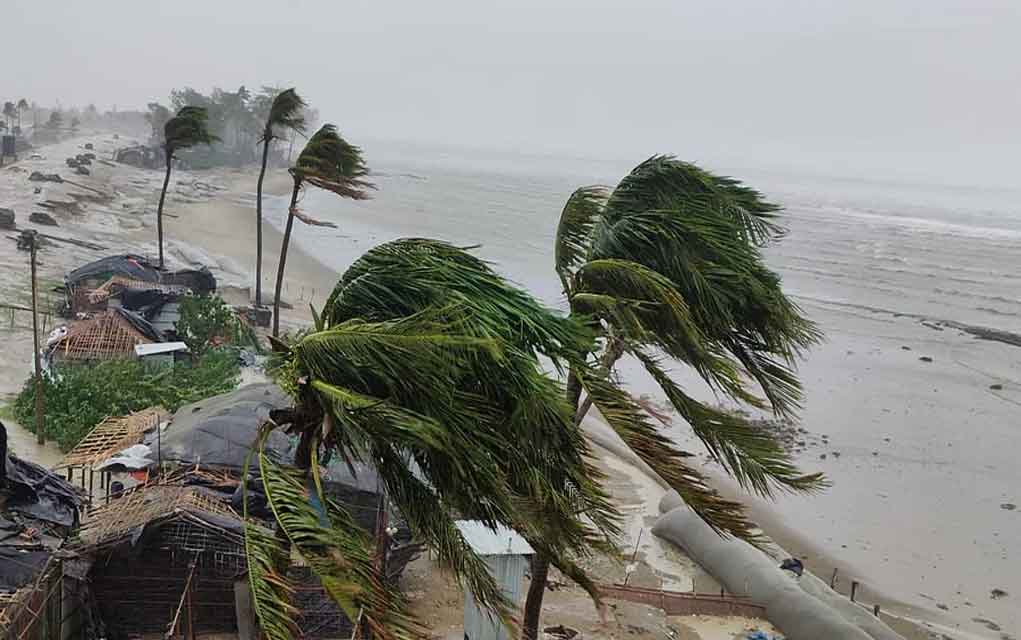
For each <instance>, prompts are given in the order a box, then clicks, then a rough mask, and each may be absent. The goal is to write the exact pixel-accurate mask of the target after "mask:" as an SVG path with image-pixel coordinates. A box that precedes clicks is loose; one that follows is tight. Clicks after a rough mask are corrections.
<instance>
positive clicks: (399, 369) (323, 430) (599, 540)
mask: <svg viewBox="0 0 1021 640" xmlns="http://www.w3.org/2000/svg"><path fill="white" fill-rule="evenodd" d="M593 339H594V336H593V335H592V334H591V333H590V332H588V331H587V330H586V329H585V328H584V327H583V326H582V325H580V324H578V323H576V322H574V321H572V320H570V319H566V318H563V317H559V316H557V315H554V314H553V313H551V312H550V311H549V310H547V309H545V308H543V307H542V306H541V305H540V304H539V303H538V302H537V301H535V300H534V299H533V298H532V297H531V296H529V295H527V294H526V293H524V292H522V291H520V290H518V289H516V288H515V287H513V286H511V285H509V284H508V283H507V282H506V281H504V280H503V279H502V278H500V277H499V276H498V275H497V274H495V273H494V272H493V271H492V270H491V269H490V268H489V267H488V265H486V264H485V263H484V262H482V261H481V260H479V259H477V258H475V257H474V256H472V255H471V254H469V253H468V252H466V251H464V250H462V249H459V248H457V247H454V246H451V245H449V244H446V243H443V242H439V241H434V240H423V239H406V240H398V241H394V242H390V243H386V244H383V245H380V246H378V247H376V248H374V249H372V250H370V251H369V252H368V253H366V254H365V255H364V256H362V257H361V258H360V259H359V260H357V261H356V262H355V263H354V264H353V265H352V266H351V267H350V268H349V269H348V270H347V271H346V272H345V274H344V275H343V277H342V278H341V280H340V282H338V284H337V286H336V288H335V289H334V291H333V293H332V294H331V296H330V298H329V299H328V300H327V302H326V304H325V306H324V308H323V310H322V314H321V315H320V316H318V317H317V318H316V327H315V330H314V331H312V332H311V333H307V334H305V335H302V336H299V337H298V338H297V339H295V340H294V341H292V342H291V343H290V344H288V345H286V346H283V345H278V348H282V349H284V353H283V355H282V356H281V362H280V364H279V366H278V368H277V376H278V380H279V381H280V383H281V384H282V385H283V386H284V387H285V388H286V389H288V390H289V391H290V392H291V393H292V395H293V396H294V397H295V399H296V400H297V402H298V408H297V409H296V410H295V415H296V416H298V417H296V418H295V419H293V420H292V422H291V425H290V429H291V430H292V431H296V432H299V433H302V434H303V438H307V439H309V440H310V441H311V442H312V443H313V444H312V445H311V447H310V448H311V450H312V451H313V452H315V454H314V455H315V456H318V455H319V454H318V451H319V450H320V449H322V450H323V451H332V452H334V453H337V454H338V455H340V456H341V457H342V458H344V459H354V460H364V461H371V462H372V463H373V464H374V465H376V468H377V470H378V472H379V474H380V476H381V477H382V479H383V482H384V484H385V488H386V492H387V495H388V496H389V497H390V499H391V500H392V501H393V502H394V504H395V506H396V507H397V508H398V510H399V511H400V512H401V514H402V515H403V516H404V518H405V519H406V520H407V522H408V524H409V525H410V526H411V528H412V530H413V532H414V533H415V534H416V536H418V537H419V538H420V539H422V540H423V541H425V542H426V543H428V544H429V545H430V546H431V547H432V548H433V549H434V550H435V551H436V553H437V555H438V557H439V559H440V561H441V562H442V563H443V564H444V565H446V566H448V567H450V568H451V569H452V570H453V571H454V572H455V574H456V575H457V576H458V577H459V578H460V579H463V580H464V581H465V583H466V585H467V586H468V587H470V588H471V589H472V591H473V593H474V594H475V596H476V598H477V599H478V601H479V602H480V603H481V604H483V605H484V606H488V607H492V608H493V609H495V610H496V611H497V612H498V613H500V614H501V615H503V616H505V617H507V616H508V615H509V613H510V611H509V608H508V607H509V605H510V603H508V602H507V601H506V599H505V598H504V596H503V595H502V594H501V592H500V589H499V587H498V586H497V585H496V583H495V581H494V579H493V577H492V576H491V575H490V574H489V572H488V571H487V569H486V565H485V563H484V562H483V561H482V560H481V558H479V557H478V556H477V555H476V554H475V553H474V552H473V551H472V550H471V549H470V547H468V546H467V544H465V541H464V540H463V538H462V537H461V535H460V533H459V532H458V530H457V528H456V527H455V526H454V517H455V514H457V515H459V516H460V517H466V518H472V519H477V520H481V521H483V522H485V523H486V524H488V525H490V526H494V525H496V524H503V525H505V526H509V527H511V528H514V529H516V530H517V531H519V532H520V533H521V534H522V535H524V536H525V537H526V538H527V539H528V540H529V541H530V542H531V543H532V544H533V545H535V546H536V547H537V548H538V549H541V550H542V551H543V553H546V554H548V555H549V556H550V557H551V558H552V562H553V563H554V564H555V565H556V566H558V567H559V568H560V569H561V570H562V571H563V572H564V573H565V574H566V575H568V576H570V577H572V578H573V579H574V580H576V581H577V582H579V583H580V584H582V585H583V586H585V587H586V588H588V589H589V590H590V592H591V593H592V594H593V596H594V597H598V594H597V592H596V589H595V586H594V584H593V583H592V581H591V580H590V579H589V578H588V576H587V575H586V573H585V571H584V570H582V569H581V568H580V566H579V565H578V563H577V560H578V558H579V557H584V556H586V555H587V554H590V553H594V552H601V551H607V550H609V549H610V548H612V544H611V540H612V538H613V536H614V535H615V534H616V533H618V528H617V515H616V513H615V511H614V509H613V507H612V505H611V504H610V502H609V500H608V497H607V496H606V494H605V493H604V492H603V491H602V490H601V489H600V487H599V480H600V479H601V476H600V474H599V473H598V472H597V471H596V470H595V469H594V468H593V466H592V465H591V463H590V459H589V456H590V451H589V449H588V446H587V444H586V441H585V439H584V438H583V437H582V434H581V432H580V431H579V429H578V428H577V427H576V426H575V424H574V420H573V411H572V408H571V407H570V406H569V405H568V404H567V403H566V402H565V401H564V394H563V389H562V387H561V385H560V384H559V383H558V382H556V381H555V380H554V379H552V378H550V377H549V376H547V375H546V374H545V373H544V372H543V370H542V368H541V366H540V359H539V357H540V356H543V357H544V358H548V359H549V360H550V361H552V362H553V363H554V366H558V367H561V368H563V367H566V366H567V364H568V363H569V362H571V361H577V360H578V355H579V354H581V353H584V352H586V351H587V350H589V349H592V348H593V345H592V340H593ZM579 366H582V365H579ZM522 443H528V444H527V446H523V445H522ZM315 467H316V465H315V464H312V465H311V471H312V473H313V474H315V473H317V470H316V468H315ZM271 472H272V473H276V472H275V471H272V470H271ZM263 479H264V480H267V475H266V474H264V475H263ZM266 484H267V495H269V496H270V501H271V502H274V501H276V502H277V504H279V505H281V507H282V509H281V512H280V516H278V522H280V523H281V525H282V526H283V528H284V529H285V530H287V531H288V533H289V534H291V532H292V531H293V532H294V535H290V540H291V542H292V544H294V545H295V547H296V548H297V549H298V551H299V552H300V553H302V555H303V556H306V555H307V554H309V553H314V554H318V556H323V555H324V554H329V553H330V549H331V548H336V547H340V546H342V545H352V546H353V545H354V544H355V543H354V542H352V541H351V540H350V538H349V534H348V533H346V532H347V531H349V530H350V529H351V527H349V526H344V527H342V526H340V525H339V524H338V525H334V526H333V528H332V529H330V530H329V531H330V535H331V536H333V538H332V540H333V541H332V542H327V541H325V538H324V536H325V533H321V534H320V535H318V536H315V537H312V536H311V534H310V533H309V532H311V531H313V530H319V531H320V532H323V531H324V529H323V528H322V527H319V526H317V525H316V515H315V514H314V513H312V512H305V513H304V514H303V515H296V514H297V510H298V509H302V508H304V507H302V506H301V505H307V504H308V500H307V499H305V498H303V497H302V496H301V491H300V490H301V488H302V487H303V486H314V485H315V484H316V482H315V480H314V479H313V481H312V482H311V483H309V482H304V483H303V482H302V481H301V480H300V479H293V480H290V481H287V482H283V481H276V480H274V479H272V475H271V476H270V477H269V480H268V481H267V483H266ZM288 487H290V488H289V489H288ZM276 496H280V497H281V498H280V499H279V500H278V499H277V497H276ZM331 509H333V510H337V511H338V512H339V513H338V515H337V516H332V515H331V518H334V517H336V519H337V522H341V521H342V520H343V517H344V516H343V509H341V508H339V507H337V506H333V507H331ZM306 511H307V510H306ZM331 513H332V512H331ZM580 514H584V517H582V516H581V515H580ZM281 516H282V517H281ZM349 519H350V518H349V517H348V520H349ZM250 540H253V541H255V543H256V545H257V546H258V534H255V535H254V536H250ZM302 540H308V541H313V542H315V544H316V545H319V546H315V547H314V546H313V545H312V543H311V542H307V543H306V542H302ZM323 545H327V548H326V549H323ZM270 546H272V545H271V544H266V545H262V546H259V549H261V550H263V551H259V549H257V550H256V551H257V555H259V557H265V558H267V562H266V563H263V565H262V566H269V565H271V564H272V562H269V561H268V559H269V555H267V554H269V553H271V552H270V551H268V549H269V547H270ZM343 557H344V558H345V559H347V558H349V557H352V556H349V555H345V556H343ZM354 557H355V558H361V557H362V556H361V555H355V556H354ZM366 562H368V560H366ZM309 565H310V566H311V567H312V568H313V570H315V571H317V572H322V574H321V577H322V576H325V577H324V583H325V582H327V581H336V583H337V584H342V583H343V582H342V581H345V580H346V581H348V582H349V583H353V584H354V585H356V586H354V587H350V588H348V590H347V591H346V593H348V594H351V593H354V594H356V595H355V596H354V597H350V596H348V597H347V604H348V607H349V609H350V610H351V611H354V612H357V611H358V610H359V609H360V610H361V611H362V612H363V619H364V620H368V621H369V624H370V625H371V626H372V628H373V630H374V631H376V630H379V633H380V634H381V635H382V636H383V637H391V636H392V635H403V634H411V633H414V632H415V629H414V627H413V626H410V625H407V624H404V623H406V622H408V620H407V619H406V618H405V617H404V610H403V608H402V607H401V606H400V601H399V598H398V596H397V595H396V594H392V593H391V594H388V595H386V596H378V595H372V594H378V592H379V587H378V585H373V584H371V580H369V578H368V576H372V575H373V573H372V572H371V571H370V570H369V569H367V568H366V569H365V571H364V572H359V571H357V570H356V569H357V568H358V566H359V565H358V563H357V561H356V562H354V563H352V562H345V563H340V564H338V563H336V562H333V563H329V562H322V563H317V562H315V561H314V560H313V561H310V562H309ZM352 567H354V568H352ZM363 568H364V567H363ZM260 577H264V576H259V575H256V574H255V573H253V580H255V579H258V578H260ZM270 583H272V581H270ZM253 588H256V587H255V585H253ZM257 598H259V596H257ZM283 601H285V598H284V597H283V595H282V593H277V594H275V595H274V594H264V595H263V596H261V602H262V604H261V605H260V606H265V608H266V609H267V611H266V612H265V613H264V614H262V617H265V618H268V619H274V620H275V619H279V620H286V619H287V613H286V611H284V610H283V609H282V607H281V606H280V605H281V603H282V602H283ZM384 603H386V604H387V606H385V607H384V606H383V604H384ZM282 625H283V626H282V627H281V628H285V627H286V624H285V623H282ZM264 627H265V625H264Z"/></svg>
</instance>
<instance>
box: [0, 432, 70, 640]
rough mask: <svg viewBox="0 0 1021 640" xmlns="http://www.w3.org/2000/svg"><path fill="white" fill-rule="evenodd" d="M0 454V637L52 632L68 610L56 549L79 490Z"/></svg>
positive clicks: (31, 639) (30, 638)
mask: <svg viewBox="0 0 1021 640" xmlns="http://www.w3.org/2000/svg"><path fill="white" fill-rule="evenodd" d="M0 428H2V425H0ZM0 456H2V461H3V462H4V465H3V470H2V472H0V638H4V639H5V640H6V639H7V638H18V639H19V640H20V639H25V640H36V639H39V640H41V639H42V638H49V637H53V636H51V635H50V634H51V633H52V630H54V629H60V628H61V623H62V621H63V620H64V618H65V615H66V613H67V610H66V609H65V608H64V603H63V598H62V593H61V584H62V581H61V573H62V567H61V565H62V554H61V552H60V550H59V549H60V546H61V544H62V543H63V541H64V539H65V538H66V537H67V535H68V534H70V533H71V532H72V531H73V530H74V528H75V527H77V525H78V521H79V512H80V509H81V505H82V495H81V493H80V492H79V491H78V490H77V489H75V487H74V486H72V485H71V484H69V483H67V482H65V481H64V480H63V479H62V478H60V477H59V476H57V475H56V474H54V473H52V472H50V471H47V470H46V469H44V468H42V467H40V466H39V465H37V464H34V463H31V462H28V461H26V460H21V459H20V458H18V457H17V456H13V455H7V453H6V452H5V451H0ZM56 637H60V636H59V635H58V636H56Z"/></svg>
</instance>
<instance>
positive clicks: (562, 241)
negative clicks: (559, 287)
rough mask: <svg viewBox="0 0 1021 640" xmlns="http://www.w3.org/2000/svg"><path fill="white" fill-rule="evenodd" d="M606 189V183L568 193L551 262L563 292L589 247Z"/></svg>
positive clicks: (568, 287) (569, 289)
mask: <svg viewBox="0 0 1021 640" xmlns="http://www.w3.org/2000/svg"><path fill="white" fill-rule="evenodd" d="M608 195H609V194H608V191H607V189H606V188H605V187H600V186H592V187H582V188H580V189H578V190H577V191H575V192H574V193H572V194H571V197H570V198H568V199H567V204H565V205H564V210H563V211H562V212H561V213H560V223H559V224H558V225H557V237H556V244H555V245H554V253H555V258H554V264H555V266H556V271H557V274H558V275H559V276H560V281H561V283H562V284H563V287H564V293H565V294H566V295H567V296H568V297H570V296H571V289H572V286H571V282H570V279H571V273H572V272H573V271H574V270H575V269H576V268H577V267H578V265H579V264H581V263H582V261H583V260H584V259H585V256H586V254H587V253H588V251H589V243H590V241H591V235H592V229H593V227H594V226H595V224H596V221H597V220H598V219H599V216H600V215H601V214H602V211H603V205H604V204H605V203H606V198H607V197H608Z"/></svg>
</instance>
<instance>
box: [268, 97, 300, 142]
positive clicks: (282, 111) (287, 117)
mask: <svg viewBox="0 0 1021 640" xmlns="http://www.w3.org/2000/svg"><path fill="white" fill-rule="evenodd" d="M306 106H308V105H307V104H306V103H305V101H304V100H303V99H302V97H301V96H299V95H298V92H297V91H296V90H295V89H293V88H292V89H286V90H284V91H281V92H280V93H278V94H277V95H276V97H274V98H273V103H272V104H271V105H270V108H269V115H268V116H267V117H266V127H265V130H264V132H263V136H262V141H263V142H268V141H269V140H271V139H273V138H276V137H279V135H280V133H279V132H281V131H286V130H290V131H297V132H298V133H304V132H305V116H304V109H305V107H306Z"/></svg>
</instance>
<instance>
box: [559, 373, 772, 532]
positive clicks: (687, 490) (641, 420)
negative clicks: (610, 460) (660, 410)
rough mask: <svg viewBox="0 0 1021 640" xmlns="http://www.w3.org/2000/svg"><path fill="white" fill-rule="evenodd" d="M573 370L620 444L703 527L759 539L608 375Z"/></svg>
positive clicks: (735, 505) (737, 508) (739, 509)
mask: <svg viewBox="0 0 1021 640" xmlns="http://www.w3.org/2000/svg"><path fill="white" fill-rule="evenodd" d="M572 370H573V371H574V372H575V375H577V376H578V378H579V379H580V381H581V384H582V386H583V387H584V389H585V392H586V393H587V394H588V395H589V396H590V397H591V398H592V400H593V404H595V406H596V408H598V409H599V412H600V413H601V414H602V416H603V418H604V419H605V420H606V422H607V424H609V425H610V427H611V428H612V429H613V430H614V431H616V432H617V434H618V435H619V436H620V437H621V439H622V440H623V441H624V444H626V445H627V446H628V447H629V448H630V449H631V450H632V451H634V452H635V454H636V455H637V456H638V457H639V458H641V459H642V460H643V461H644V462H645V463H646V464H648V465H649V467H650V468H651V469H652V470H653V471H655V472H656V473H657V474H658V475H659V476H660V477H661V478H662V479H663V481H664V482H666V483H667V485H668V486H670V488H671V489H674V490H675V491H677V493H678V494H680V496H681V498H682V499H683V500H684V502H685V503H686V504H687V505H688V506H689V507H691V509H692V510H693V511H694V512H695V513H696V514H698V516H699V517H700V518H702V520H704V521H705V522H706V524H708V525H709V526H710V527H712V529H713V530H714V531H716V532H718V533H720V534H725V535H733V536H736V537H738V538H742V539H744V540H748V541H750V542H756V543H757V542H760V541H761V533H760V532H759V531H758V529H757V527H756V526H755V524H754V523H752V522H751V521H750V520H748V518H747V516H746V515H745V508H744V505H742V504H741V503H739V502H734V501H732V500H728V499H726V498H724V497H723V496H721V495H720V494H719V492H717V491H716V490H715V489H713V488H712V487H711V486H709V483H708V480H707V479H706V477H705V475H703V474H702V472H700V471H699V470H698V469H696V468H695V467H694V466H692V465H691V464H689V463H688V462H687V460H688V459H689V458H690V457H691V456H690V454H688V453H685V452H683V451H681V450H679V449H677V448H676V447H675V446H674V445H673V443H672V442H670V440H669V439H668V438H667V437H666V436H664V435H663V434H662V433H660V432H659V430H658V429H657V428H656V426H655V425H654V424H652V423H651V422H650V421H649V419H648V417H647V416H646V414H645V412H644V411H642V409H641V407H640V406H638V404H637V403H636V402H635V401H634V400H633V399H632V398H631V396H630V395H629V394H628V393H627V392H625V391H624V390H623V389H621V388H620V387H618V386H617V385H616V384H614V383H613V382H612V381H611V380H610V379H609V377H608V375H606V374H601V373H599V372H598V371H596V370H594V369H592V368H591V367H589V366H588V365H586V364H584V363H575V365H574V366H573V368H572Z"/></svg>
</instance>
